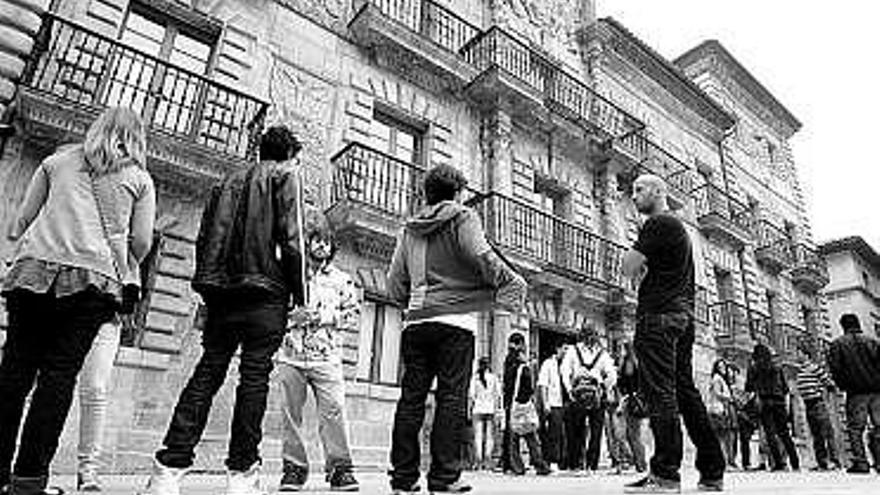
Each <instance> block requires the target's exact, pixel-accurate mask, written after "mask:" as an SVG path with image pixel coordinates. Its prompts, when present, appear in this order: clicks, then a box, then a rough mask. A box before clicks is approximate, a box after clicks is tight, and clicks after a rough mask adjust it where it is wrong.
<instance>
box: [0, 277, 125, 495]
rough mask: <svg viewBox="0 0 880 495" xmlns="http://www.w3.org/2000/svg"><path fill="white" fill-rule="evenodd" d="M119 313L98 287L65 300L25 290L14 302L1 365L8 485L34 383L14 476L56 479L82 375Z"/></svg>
mask: <svg viewBox="0 0 880 495" xmlns="http://www.w3.org/2000/svg"><path fill="white" fill-rule="evenodd" d="M115 307H116V304H115V303H114V302H113V301H112V300H111V299H110V298H108V297H107V296H106V295H103V294H101V293H99V292H97V291H95V290H92V289H89V290H86V291H82V292H79V293H76V294H73V295H70V296H65V297H62V298H55V296H54V295H51V294H36V293H33V292H30V291H25V290H15V291H13V292H12V293H10V294H9V295H8V296H7V302H6V309H7V311H8V312H9V328H8V329H7V334H6V335H7V340H6V347H5V348H4V353H5V355H4V357H3V361H2V363H0V486H3V485H5V484H7V483H8V482H9V477H10V472H11V468H12V458H13V456H14V455H15V446H16V440H17V438H18V431H19V427H20V424H21V416H22V413H23V409H24V403H25V398H26V397H27V395H28V392H30V391H31V388H33V387H34V382H36V387H35V388H34V392H33V397H32V399H31V405H30V408H29V409H28V414H27V418H26V419H25V422H24V427H23V429H22V433H21V443H20V445H19V448H18V457H17V459H16V461H15V470H14V472H15V475H16V476H19V477H26V478H36V477H45V476H47V475H48V474H49V464H50V463H51V462H52V458H53V457H54V456H55V451H56V450H57V448H58V438H59V437H60V436H61V432H62V430H63V429H64V421H65V420H66V419H67V412H68V410H69V409H70V404H71V401H72V400H73V389H74V386H75V385H76V377H77V374H78V373H79V370H80V368H82V365H83V361H84V360H85V357H86V355H87V354H88V352H89V349H90V348H91V347H92V341H93V340H94V339H95V335H97V333H98V327H100V326H101V324H103V323H105V322H108V321H110V320H111V319H112V318H113V315H114V310H115ZM43 484H45V480H44V481H43Z"/></svg>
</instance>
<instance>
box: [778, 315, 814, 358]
mask: <svg viewBox="0 0 880 495" xmlns="http://www.w3.org/2000/svg"><path fill="white" fill-rule="evenodd" d="M806 338H807V333H806V331H805V330H804V329H803V328H801V327H798V326H797V325H793V324H791V323H774V324H773V330H772V332H771V334H770V345H771V346H772V347H773V349H775V350H776V354H777V355H778V356H779V357H780V358H781V359H782V360H783V361H784V362H794V361H795V360H796V359H797V354H798V347H799V346H800V344H801V341H802V339H806Z"/></svg>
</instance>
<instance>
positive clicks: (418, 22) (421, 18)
mask: <svg viewBox="0 0 880 495" xmlns="http://www.w3.org/2000/svg"><path fill="white" fill-rule="evenodd" d="M370 3H372V4H373V5H375V6H376V7H377V8H378V9H379V11H380V12H382V14H384V15H385V16H387V17H389V18H391V19H394V20H395V21H397V22H400V23H401V24H403V25H404V26H406V27H407V28H409V29H410V30H411V31H413V32H415V33H418V34H420V35H422V36H424V37H426V38H428V39H429V40H431V41H433V42H435V43H437V44H438V45H440V46H442V47H443V48H446V49H447V50H449V51H451V52H454V53H458V51H459V50H461V48H462V47H463V46H464V45H466V44H467V42H468V41H470V40H472V39H473V38H474V37H475V36H477V34H479V33H480V30H479V28H477V27H476V26H474V25H473V24H471V23H469V22H467V21H466V20H464V19H462V18H461V17H460V16H459V15H457V14H456V13H455V12H452V11H451V10H449V9H447V8H446V7H443V6H442V5H440V4H438V3H437V2H435V1H433V0H370Z"/></svg>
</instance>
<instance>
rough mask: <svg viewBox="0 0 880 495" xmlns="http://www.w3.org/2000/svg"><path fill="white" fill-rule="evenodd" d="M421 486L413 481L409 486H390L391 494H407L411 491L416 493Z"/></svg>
mask: <svg viewBox="0 0 880 495" xmlns="http://www.w3.org/2000/svg"><path fill="white" fill-rule="evenodd" d="M421 489H422V488H421V487H420V486H419V484H418V483H413V484H412V485H410V486H409V488H399V487H398V488H395V487H391V495H409V494H411V493H418V492H419V490H421Z"/></svg>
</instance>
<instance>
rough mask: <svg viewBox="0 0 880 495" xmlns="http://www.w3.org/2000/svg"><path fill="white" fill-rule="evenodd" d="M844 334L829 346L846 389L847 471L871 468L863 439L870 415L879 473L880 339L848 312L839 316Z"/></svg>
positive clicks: (835, 373) (835, 374) (831, 363)
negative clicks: (848, 459) (848, 465)
mask: <svg viewBox="0 0 880 495" xmlns="http://www.w3.org/2000/svg"><path fill="white" fill-rule="evenodd" d="M840 326H841V327H842V328H843V335H841V336H840V337H837V338H836V339H834V340H833V341H832V342H831V346H830V347H829V348H828V370H829V371H830V372H831V377H832V379H833V380H834V382H835V383H836V384H837V387H838V388H839V389H840V390H843V391H844V392H846V431H847V435H848V437H849V448H850V459H851V461H850V462H851V464H850V467H849V468H848V469H847V472H848V473H858V474H863V473H867V472H869V471H870V469H869V467H868V459H867V457H866V455H865V443H864V441H863V439H862V435H864V432H865V427H867V425H868V417H870V418H871V423H872V426H871V428H870V429H869V430H868V439H869V443H868V447H869V448H870V450H871V455H873V456H874V469H876V470H877V472H878V473H880V341H877V339H875V338H873V337H869V336H867V335H865V334H863V333H862V325H861V323H860V322H859V317H858V316H856V315H854V314H852V313H847V314H845V315H843V316H841V317H840Z"/></svg>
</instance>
